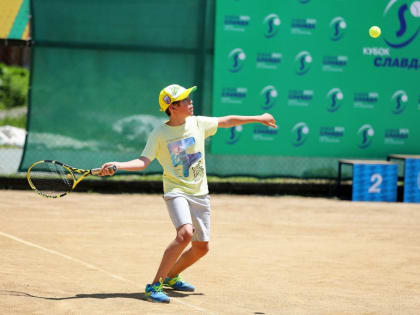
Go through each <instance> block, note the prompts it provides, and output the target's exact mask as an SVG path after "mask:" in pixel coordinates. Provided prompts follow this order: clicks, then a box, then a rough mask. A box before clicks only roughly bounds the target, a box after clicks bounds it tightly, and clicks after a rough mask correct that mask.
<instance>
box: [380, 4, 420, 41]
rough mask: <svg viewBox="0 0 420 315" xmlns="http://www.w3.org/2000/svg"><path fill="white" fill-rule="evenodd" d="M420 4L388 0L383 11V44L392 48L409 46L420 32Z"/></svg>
mask: <svg viewBox="0 0 420 315" xmlns="http://www.w3.org/2000/svg"><path fill="white" fill-rule="evenodd" d="M419 17H420V2H419V1H397V0H389V1H388V4H387V5H386V7H385V10H384V24H386V25H387V31H386V32H384V41H385V43H386V44H387V45H388V46H389V47H392V48H403V47H405V46H407V45H409V44H411V43H412V42H413V41H414V40H415V39H416V38H417V37H418V35H419V32H420V19H419Z"/></svg>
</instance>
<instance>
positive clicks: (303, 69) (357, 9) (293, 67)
mask: <svg viewBox="0 0 420 315" xmlns="http://www.w3.org/2000/svg"><path fill="white" fill-rule="evenodd" d="M373 25H377V26H379V27H380V28H381V31H382V32H381V35H380V36H379V37H378V38H372V37H370V36H369V34H368V30H369V28H370V27H371V26H373ZM263 112H268V113H271V114H272V115H273V116H275V118H276V119H277V121H278V126H279V128H278V129H277V130H273V129H270V128H266V127H265V126H255V125H246V126H240V127H235V128H231V129H220V130H219V131H218V133H217V134H216V135H215V136H214V137H213V139H212V143H211V145H212V147H211V152H212V153H213V154H255V155H289V156H302V157H314V156H317V157H338V156H339V157H353V158H354V157H360V158H385V157H386V156H387V155H388V154H396V153H404V154H418V153H420V140H419V139H420V124H419V121H420V1H412V0H411V1H408V0H380V1H362V0H351V1H350V0H347V1H345V0H343V1H336V0H322V1H320V0H285V1H278V0H265V1H264V5H262V3H261V2H259V1H253V0H217V3H216V26H215V59H214V85H213V115H214V116H222V115H230V114H241V115H256V114H261V113H263Z"/></svg>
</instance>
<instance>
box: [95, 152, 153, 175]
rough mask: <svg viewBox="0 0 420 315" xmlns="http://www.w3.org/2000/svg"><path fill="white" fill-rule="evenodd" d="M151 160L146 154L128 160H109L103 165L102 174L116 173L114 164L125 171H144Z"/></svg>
mask: <svg viewBox="0 0 420 315" xmlns="http://www.w3.org/2000/svg"><path fill="white" fill-rule="evenodd" d="M149 164H150V160H149V159H148V158H147V157H145V156H140V157H139V158H138V159H135V160H131V161H127V162H107V163H105V164H104V165H102V167H101V174H100V176H105V175H114V173H115V172H114V171H113V170H112V166H114V165H115V166H116V168H117V170H124V171H143V170H145V169H146V168H147V166H149Z"/></svg>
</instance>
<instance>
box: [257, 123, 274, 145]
mask: <svg viewBox="0 0 420 315" xmlns="http://www.w3.org/2000/svg"><path fill="white" fill-rule="evenodd" d="M277 134H278V130H277V129H274V128H270V127H268V126H262V125H256V126H255V127H254V131H253V139H254V140H257V141H273V140H274V139H275V136H277Z"/></svg>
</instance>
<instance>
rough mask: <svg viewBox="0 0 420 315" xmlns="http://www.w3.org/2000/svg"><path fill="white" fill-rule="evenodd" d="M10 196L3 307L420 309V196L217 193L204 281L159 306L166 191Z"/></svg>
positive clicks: (0, 219) (0, 276) (8, 310)
mask: <svg viewBox="0 0 420 315" xmlns="http://www.w3.org/2000/svg"><path fill="white" fill-rule="evenodd" d="M0 198H1V204H0V248H1V255H0V257H1V258H0V314H404V315H406V314H419V310H420V205H418V204H417V205H416V204H403V203H352V202H349V201H338V200H331V199H322V198H302V197H249V196H228V195H213V196H212V206H213V213H212V236H211V237H212V240H211V249H210V252H209V254H208V255H207V256H206V257H205V258H204V259H203V260H202V261H200V262H198V263H197V264H196V265H195V266H193V267H192V268H191V269H189V270H187V271H186V272H184V274H183V275H184V278H185V279H187V280H188V281H190V282H192V283H194V284H195V286H196V289H197V290H196V292H194V293H192V294H189V293H188V294H184V293H177V292H169V295H170V296H171V297H172V301H171V303H170V304H169V305H159V304H153V303H150V302H147V301H145V300H144V286H145V284H146V283H147V282H150V281H151V280H152V278H153V276H154V273H155V271H156V268H157V266H158V264H159V262H160V258H161V255H162V252H163V250H164V249H165V247H166V245H167V244H168V243H169V242H170V241H171V240H172V238H173V237H174V236H175V234H174V232H173V228H172V225H171V223H170V220H169V216H168V214H167V211H166V208H165V205H164V203H163V200H162V197H161V196H160V195H141V194H138V195H134V194H133V195H126V194H120V195H119V194H116V195H101V194H94V193H91V194H84V193H83V194H82V193H72V194H70V195H69V196H66V197H64V198H61V199H58V200H51V199H45V198H42V197H40V196H38V195H37V194H36V193H33V192H29V191H0Z"/></svg>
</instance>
